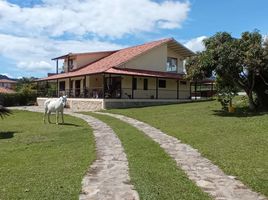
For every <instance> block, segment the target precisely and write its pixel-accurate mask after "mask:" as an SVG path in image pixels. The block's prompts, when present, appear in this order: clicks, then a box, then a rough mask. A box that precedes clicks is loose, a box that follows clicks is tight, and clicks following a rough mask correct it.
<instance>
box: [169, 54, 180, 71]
mask: <svg viewBox="0 0 268 200" xmlns="http://www.w3.org/2000/svg"><path fill="white" fill-rule="evenodd" d="M177 65H178V59H177V58H172V57H168V58H167V72H177Z"/></svg>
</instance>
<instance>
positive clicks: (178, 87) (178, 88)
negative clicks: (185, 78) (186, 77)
mask: <svg viewBox="0 0 268 200" xmlns="http://www.w3.org/2000/svg"><path fill="white" fill-rule="evenodd" d="M179 98H180V81H179V80H177V99H179Z"/></svg>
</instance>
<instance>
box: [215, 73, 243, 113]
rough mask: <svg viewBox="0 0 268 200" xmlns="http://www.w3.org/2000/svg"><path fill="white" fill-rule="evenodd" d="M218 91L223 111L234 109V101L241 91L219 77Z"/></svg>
mask: <svg viewBox="0 0 268 200" xmlns="http://www.w3.org/2000/svg"><path fill="white" fill-rule="evenodd" d="M216 90H217V97H218V101H219V102H220V103H221V105H222V110H225V111H227V110H228V106H231V107H232V100H233V98H234V97H235V96H236V95H237V93H238V91H239V89H238V87H236V86H235V85H233V84H230V83H229V82H226V81H225V80H224V79H222V78H220V77H217V79H216Z"/></svg>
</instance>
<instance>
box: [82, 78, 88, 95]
mask: <svg viewBox="0 0 268 200" xmlns="http://www.w3.org/2000/svg"><path fill="white" fill-rule="evenodd" d="M86 80H87V76H84V82H83V87H84V89H83V90H84V91H83V93H84V98H85V97H86V90H87V88H86Z"/></svg>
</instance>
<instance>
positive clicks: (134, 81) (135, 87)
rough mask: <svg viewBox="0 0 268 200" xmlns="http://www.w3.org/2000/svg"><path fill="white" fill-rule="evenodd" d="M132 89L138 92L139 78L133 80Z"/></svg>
mask: <svg viewBox="0 0 268 200" xmlns="http://www.w3.org/2000/svg"><path fill="white" fill-rule="evenodd" d="M132 89H133V90H137V78H133V79H132Z"/></svg>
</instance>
